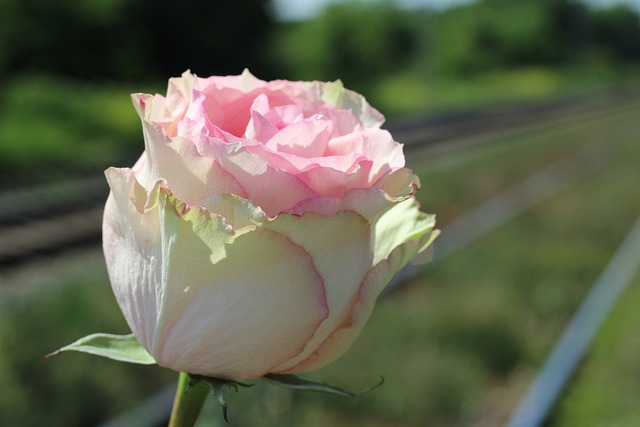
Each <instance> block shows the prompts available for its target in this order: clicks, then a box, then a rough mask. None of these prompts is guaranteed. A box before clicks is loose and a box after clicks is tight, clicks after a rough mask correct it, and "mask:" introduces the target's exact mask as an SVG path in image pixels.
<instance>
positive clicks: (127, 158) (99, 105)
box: [0, 75, 143, 186]
mask: <svg viewBox="0 0 640 427" xmlns="http://www.w3.org/2000/svg"><path fill="white" fill-rule="evenodd" d="M129 92H130V91H128V90H126V89H123V88H119V87H110V86H108V85H103V86H98V85H92V84H86V83H85V84H81V83H78V82H74V81H70V80H67V79H61V78H53V77H46V76H42V75H24V76H20V77H16V78H14V79H12V80H10V81H9V82H8V83H7V84H6V85H5V86H4V90H3V93H2V95H0V177H7V176H11V177H12V180H11V182H10V184H11V185H14V186H15V185H25V184H28V183H34V182H41V181H43V180H46V181H51V180H52V179H55V178H56V174H63V175H66V178H69V177H70V176H71V174H73V173H76V174H77V173H91V174H92V175H95V174H96V173H98V172H99V171H100V170H102V169H104V168H106V167H108V166H111V165H117V164H123V165H125V164H126V165H128V164H132V162H133V161H134V160H135V158H136V156H137V155H139V154H140V152H141V150H142V148H143V142H142V137H141V132H140V122H139V119H138V117H137V115H136V114H135V111H134V109H133V107H132V106H131V101H130V97H129ZM7 184H9V182H7Z"/></svg>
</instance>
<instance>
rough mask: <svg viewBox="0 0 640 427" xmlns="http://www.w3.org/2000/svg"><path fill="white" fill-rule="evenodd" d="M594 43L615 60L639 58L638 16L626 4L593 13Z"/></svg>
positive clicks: (639, 32)
mask: <svg viewBox="0 0 640 427" xmlns="http://www.w3.org/2000/svg"><path fill="white" fill-rule="evenodd" d="M593 21H594V23H593V26H594V32H595V43H596V45H597V47H598V48H599V49H602V50H604V51H606V53H607V54H608V56H610V59H614V60H616V61H623V60H634V61H639V60H640V17H638V15H637V14H636V13H634V12H633V11H632V10H631V9H630V8H629V7H627V6H622V5H621V6H616V7H613V8H610V9H605V10H599V11H596V12H595V13H594V16H593Z"/></svg>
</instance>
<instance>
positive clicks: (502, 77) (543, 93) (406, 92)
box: [367, 65, 638, 117]
mask: <svg viewBox="0 0 640 427" xmlns="http://www.w3.org/2000/svg"><path fill="white" fill-rule="evenodd" d="M626 84H631V85H637V84H638V79H637V69H634V68H633V67H628V68H627V69H623V68H621V67H620V68H612V67H611V68H607V67H603V66H597V65H595V66H594V65H583V66H575V67H571V68H566V69H558V68H544V67H533V68H518V69H505V70H497V71H494V72H491V73H487V74H478V75H475V76H473V77H469V78H453V77H451V76H447V75H435V74H433V73H430V72H428V71H427V72H425V73H424V74H422V75H420V74H416V73H412V72H408V71H407V72H400V73H398V74H396V75H394V76H391V77H389V78H387V79H385V80H384V81H381V82H378V83H377V84H376V86H375V87H372V88H371V89H370V90H369V91H367V96H368V98H369V99H370V101H371V102H372V103H373V105H375V106H376V108H378V109H380V111H382V112H383V113H384V114H385V115H387V116H389V117H398V116H400V117H401V116H404V115H412V114H417V113H424V112H433V111H443V110H444V111H446V110H459V109H469V108H478V107H479V108H481V107H483V106H485V105H487V104H500V103H510V102H528V101H540V100H544V99H549V98H553V97H558V96H566V95H571V94H576V93H585V92H593V91H599V90H602V89H606V88H612V87H616V86H620V85H626Z"/></svg>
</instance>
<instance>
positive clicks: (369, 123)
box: [321, 80, 384, 127]
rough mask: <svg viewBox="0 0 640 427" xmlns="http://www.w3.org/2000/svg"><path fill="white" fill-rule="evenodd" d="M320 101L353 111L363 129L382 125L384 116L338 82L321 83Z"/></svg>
mask: <svg viewBox="0 0 640 427" xmlns="http://www.w3.org/2000/svg"><path fill="white" fill-rule="evenodd" d="M321 86H322V100H323V101H324V102H326V103H327V104H329V105H332V106H334V107H336V108H342V109H345V110H351V111H353V114H354V115H355V116H356V117H357V118H358V119H359V120H360V122H361V123H362V124H363V125H364V126H365V127H380V126H381V125H382V124H383V123H384V116H383V115H382V114H380V112H379V111H378V110H376V109H375V108H373V107H372V106H371V105H369V103H368V102H367V100H366V99H365V98H364V96H362V95H360V94H359V93H357V92H354V91H352V90H349V89H345V88H344V85H343V84H342V82H341V81H340V80H336V81H335V82H331V83H321Z"/></svg>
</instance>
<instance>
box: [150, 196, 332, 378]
mask: <svg viewBox="0 0 640 427" xmlns="http://www.w3.org/2000/svg"><path fill="white" fill-rule="evenodd" d="M159 209H160V218H161V235H162V246H163V248H162V251H163V278H164V286H163V291H164V293H163V296H162V303H161V307H160V313H159V316H160V320H159V322H158V325H157V330H156V337H155V340H154V343H153V347H152V351H151V354H153V355H154V357H155V358H156V360H157V361H158V364H160V365H164V366H168V367H171V368H172V369H175V370H179V371H186V372H189V373H194V374H202V375H207V376H214V377H220V378H229V379H246V378H254V377H258V376H261V375H263V374H265V373H266V372H268V371H269V370H270V369H271V368H272V367H273V366H275V365H277V364H279V363H281V361H283V360H287V359H289V358H291V357H293V356H294V355H296V354H298V353H299V352H301V351H302V349H303V347H304V345H305V343H306V342H307V341H308V340H309V339H310V338H311V336H312V335H313V333H314V332H315V330H316V329H317V328H318V326H319V324H320V323H321V322H322V321H323V320H324V319H325V318H326V317H327V315H328V310H327V301H326V296H325V289H324V286H323V281H322V277H321V276H320V275H319V274H318V272H317V271H316V268H315V266H314V264H313V262H312V259H311V257H310V256H309V254H308V253H307V252H306V251H305V250H304V249H303V248H301V247H300V246H298V245H296V244H295V242H292V241H291V240H290V239H288V238H287V237H285V236H283V235H281V234H278V233H276V232H274V231H271V230H268V229H265V228H263V227H256V226H254V227H253V229H251V227H250V226H249V227H245V228H244V229H243V232H242V233H236V232H235V230H233V228H232V227H231V226H230V225H229V223H228V222H227V221H226V220H225V219H224V218H222V217H220V216H218V215H216V214H212V213H210V212H208V211H207V210H205V209H203V208H189V207H188V206H186V205H185V204H184V203H182V202H180V201H179V200H177V199H175V198H174V197H173V196H171V195H167V197H166V199H164V200H162V201H161V202H160V205H159Z"/></svg>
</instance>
